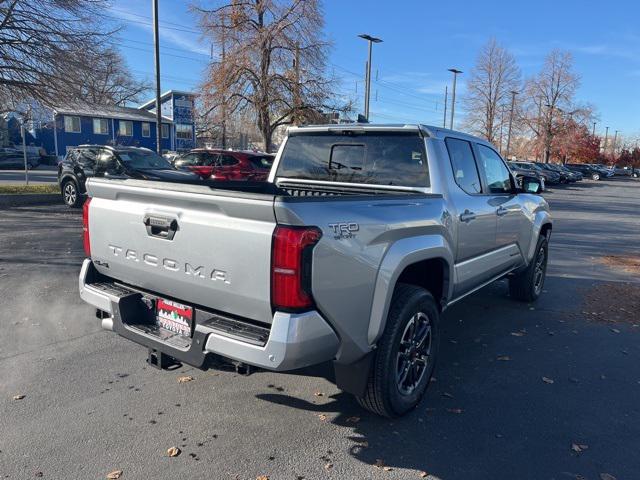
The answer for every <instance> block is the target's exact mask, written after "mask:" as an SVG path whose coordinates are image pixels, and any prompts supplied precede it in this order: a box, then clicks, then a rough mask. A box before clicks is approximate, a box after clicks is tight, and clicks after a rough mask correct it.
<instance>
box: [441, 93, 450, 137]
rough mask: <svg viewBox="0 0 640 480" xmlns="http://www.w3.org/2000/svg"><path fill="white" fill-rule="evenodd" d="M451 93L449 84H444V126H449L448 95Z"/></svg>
mask: <svg viewBox="0 0 640 480" xmlns="http://www.w3.org/2000/svg"><path fill="white" fill-rule="evenodd" d="M448 95H449V86H448V85H445V86H444V116H443V118H442V128H447V101H448V99H447V97H448Z"/></svg>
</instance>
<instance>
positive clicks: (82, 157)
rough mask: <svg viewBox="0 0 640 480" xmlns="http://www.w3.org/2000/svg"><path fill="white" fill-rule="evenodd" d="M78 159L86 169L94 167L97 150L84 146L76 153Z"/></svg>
mask: <svg viewBox="0 0 640 480" xmlns="http://www.w3.org/2000/svg"><path fill="white" fill-rule="evenodd" d="M76 161H77V162H78V163H79V164H80V165H82V167H83V168H86V169H94V168H95V166H96V152H95V150H89V149H87V148H83V149H82V150H78V152H77V153H76Z"/></svg>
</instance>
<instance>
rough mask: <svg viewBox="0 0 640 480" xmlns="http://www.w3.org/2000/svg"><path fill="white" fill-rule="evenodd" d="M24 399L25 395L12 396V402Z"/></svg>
mask: <svg viewBox="0 0 640 480" xmlns="http://www.w3.org/2000/svg"><path fill="white" fill-rule="evenodd" d="M24 397H26V395H22V394H20V395H14V396H13V399H14V400H22V399H23V398H24Z"/></svg>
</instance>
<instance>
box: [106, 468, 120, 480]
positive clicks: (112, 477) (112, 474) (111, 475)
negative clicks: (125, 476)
mask: <svg viewBox="0 0 640 480" xmlns="http://www.w3.org/2000/svg"><path fill="white" fill-rule="evenodd" d="M121 476H122V470H114V471H113V472H110V473H107V479H108V480H117V479H118V478H120V477H121Z"/></svg>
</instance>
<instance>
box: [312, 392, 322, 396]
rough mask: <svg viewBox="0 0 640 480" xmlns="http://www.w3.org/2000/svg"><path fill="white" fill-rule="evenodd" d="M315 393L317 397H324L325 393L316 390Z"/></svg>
mask: <svg viewBox="0 0 640 480" xmlns="http://www.w3.org/2000/svg"><path fill="white" fill-rule="evenodd" d="M314 395H315V396H316V397H324V393H322V392H315V393H314Z"/></svg>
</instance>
